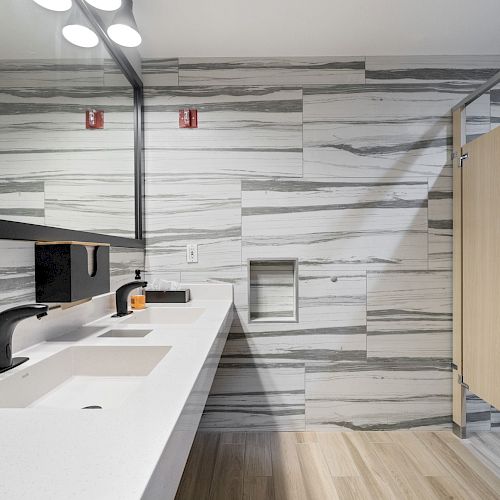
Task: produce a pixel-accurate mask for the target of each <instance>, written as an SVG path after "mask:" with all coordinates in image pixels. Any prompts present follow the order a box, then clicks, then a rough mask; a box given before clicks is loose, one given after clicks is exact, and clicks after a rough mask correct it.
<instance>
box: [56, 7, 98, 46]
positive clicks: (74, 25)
mask: <svg viewBox="0 0 500 500" xmlns="http://www.w3.org/2000/svg"><path fill="white" fill-rule="evenodd" d="M62 34H63V36H64V38H66V40H68V42H70V43H72V44H73V45H76V46H78V47H85V48H91V47H95V46H96V45H97V44H98V43H99V37H98V36H97V34H96V33H95V32H94V30H93V29H92V28H90V25H89V22H88V20H87V19H86V18H85V16H84V15H83V13H82V12H81V11H80V9H73V12H72V13H71V15H70V16H69V19H68V21H67V22H66V24H65V26H64V27H63V29H62Z"/></svg>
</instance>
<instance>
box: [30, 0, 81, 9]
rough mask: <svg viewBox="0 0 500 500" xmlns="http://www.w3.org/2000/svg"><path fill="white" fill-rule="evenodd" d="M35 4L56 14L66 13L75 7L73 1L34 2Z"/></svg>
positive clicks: (38, 0) (45, 0)
mask: <svg viewBox="0 0 500 500" xmlns="http://www.w3.org/2000/svg"><path fill="white" fill-rule="evenodd" d="M33 1H34V2H35V3H37V4H38V5H40V6H41V7H44V8H45V9H48V10H55V11H56V12H65V11H67V10H69V9H71V6H72V5H73V2H72V0H33Z"/></svg>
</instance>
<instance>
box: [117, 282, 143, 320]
mask: <svg viewBox="0 0 500 500" xmlns="http://www.w3.org/2000/svg"><path fill="white" fill-rule="evenodd" d="M147 286H148V282H147V281H131V282H130V283H126V284H125V285H122V286H121V287H120V288H118V290H116V314H113V318H121V317H122V316H127V315H128V314H132V312H133V311H129V310H128V296H129V295H130V292H131V291H132V290H134V288H139V287H142V288H144V287H147Z"/></svg>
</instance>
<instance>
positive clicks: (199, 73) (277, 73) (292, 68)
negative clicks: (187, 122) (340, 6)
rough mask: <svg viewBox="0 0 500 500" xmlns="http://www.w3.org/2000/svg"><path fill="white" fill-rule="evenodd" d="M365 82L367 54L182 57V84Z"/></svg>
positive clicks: (288, 84) (238, 84)
mask: <svg viewBox="0 0 500 500" xmlns="http://www.w3.org/2000/svg"><path fill="white" fill-rule="evenodd" d="M342 83H365V59H364V57H302V58H301V57H280V58H260V59H259V58H254V57H252V58H230V57H216V58H181V59H180V61H179V85H234V86H242V85H279V86H301V85H333V84H342Z"/></svg>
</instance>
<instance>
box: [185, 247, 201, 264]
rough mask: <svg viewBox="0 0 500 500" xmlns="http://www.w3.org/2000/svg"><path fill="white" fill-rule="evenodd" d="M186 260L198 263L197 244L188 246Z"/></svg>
mask: <svg viewBox="0 0 500 500" xmlns="http://www.w3.org/2000/svg"><path fill="white" fill-rule="evenodd" d="M186 259H187V261H188V262H190V263H192V262H198V245H197V244H196V243H189V244H188V245H187V246H186Z"/></svg>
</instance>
